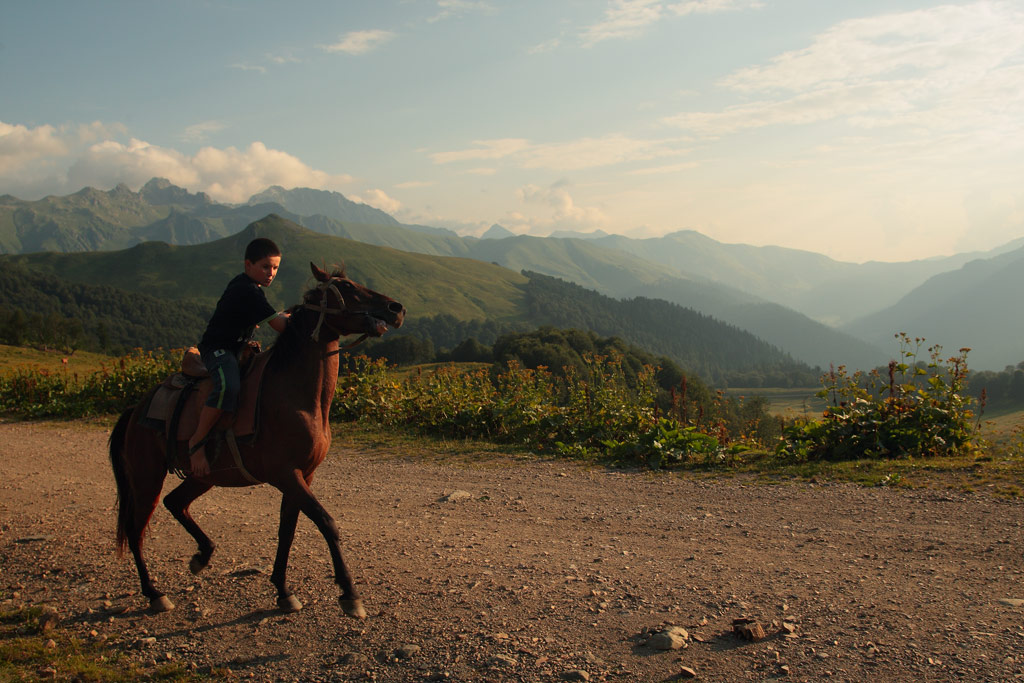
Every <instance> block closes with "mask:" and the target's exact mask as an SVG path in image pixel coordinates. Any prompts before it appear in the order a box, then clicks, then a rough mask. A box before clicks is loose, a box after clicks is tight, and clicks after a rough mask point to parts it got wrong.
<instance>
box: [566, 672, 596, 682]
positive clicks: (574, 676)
mask: <svg viewBox="0 0 1024 683" xmlns="http://www.w3.org/2000/svg"><path fill="white" fill-rule="evenodd" d="M562 680H563V681H589V680H590V674H588V673H587V672H586V671H584V670H583V669H574V670H572V671H566V672H565V673H563V674H562Z"/></svg>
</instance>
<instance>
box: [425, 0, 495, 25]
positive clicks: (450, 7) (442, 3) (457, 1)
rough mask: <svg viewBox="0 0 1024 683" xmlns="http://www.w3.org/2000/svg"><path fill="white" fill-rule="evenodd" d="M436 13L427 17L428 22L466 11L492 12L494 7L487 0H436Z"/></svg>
mask: <svg viewBox="0 0 1024 683" xmlns="http://www.w3.org/2000/svg"><path fill="white" fill-rule="evenodd" d="M437 7H438V10H439V11H438V13H437V14H436V15H434V16H433V17H431V18H430V19H428V20H427V21H428V22H431V23H433V22H435V21H441V20H442V19H447V18H448V17H450V16H454V15H458V14H465V13H467V12H486V13H492V12H494V11H495V8H494V6H493V5H491V3H489V2H483V1H481V0H437Z"/></svg>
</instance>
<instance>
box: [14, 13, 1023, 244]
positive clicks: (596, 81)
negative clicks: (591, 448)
mask: <svg viewBox="0 0 1024 683" xmlns="http://www.w3.org/2000/svg"><path fill="white" fill-rule="evenodd" d="M1022 153H1024V2H1022V1H1021V0H1014V1H1009V2H1004V1H997V0H991V1H990V0H982V1H968V2H945V3H942V2H930V1H927V0H884V1H882V0H856V1H855V2H841V1H839V0H375V1H373V2H371V1H370V0H366V1H355V0H321V1H319V2H303V1H301V0H299V1H297V2H293V3H281V2H263V1H260V0H176V1H170V2H156V1H154V0H127V1H124V2H115V1H112V0H96V1H95V2H80V1H78V0H75V1H71V0H46V1H39V2H12V3H6V4H5V7H4V12H3V20H2V21H0V194H12V195H14V196H16V197H19V198H21V199H38V198H41V197H43V196H46V195H49V194H58V195H60V194H69V193H71V192H75V191H77V190H79V189H81V188H82V187H85V186H92V187H96V188H100V189H110V188H112V187H114V186H115V185H117V184H118V183H126V184H127V185H128V186H129V187H131V188H132V189H134V190H137V189H138V188H139V187H140V186H141V185H142V184H144V183H145V182H146V181H147V180H149V179H150V178H152V177H163V178H167V179H169V180H170V181H171V182H173V183H175V184H176V185H179V186H182V187H185V188H187V189H188V190H190V191H192V192H199V191H202V192H206V193H208V194H209V195H211V196H212V197H213V198H214V199H216V200H218V201H222V202H228V203H242V202H245V201H246V200H247V199H248V198H249V197H250V196H251V195H252V194H255V193H256V192H259V191H261V190H263V189H265V188H266V187H269V186H271V185H281V186H283V187H285V188H292V187H311V188H318V189H324V190H333V191H337V192H341V193H342V194H344V195H345V196H346V197H348V198H350V199H352V200H354V201H359V202H364V203H366V204H369V205H371V206H374V207H377V208H379V209H382V210H384V211H387V212H388V213H390V214H391V215H393V216H395V217H396V218H397V219H399V220H401V221H403V222H405V223H419V224H424V225H434V226H441V227H448V228H452V229H454V230H457V231H458V232H460V233H463V234H476V235H478V234H481V233H482V232H483V231H484V230H486V229H487V228H488V227H490V226H491V225H492V224H495V223H497V224H500V225H502V226H504V227H505V228H507V229H509V230H512V231H513V232H516V233H523V234H534V235H547V234H550V233H552V232H553V231H563V230H573V231H581V232H591V231H595V230H602V231H605V232H608V233H617V234H622V235H627V236H631V237H638V238H643V237H656V236H660V235H663V234H666V233H669V232H674V231H677V230H696V231H699V232H701V233H703V234H705V235H707V236H709V237H711V238H713V239H716V240H719V241H721V242H729V243H746V244H753V245H778V246H785V247H792V248H799V249H807V250H810V251H815V252H819V253H823V254H826V255H828V256H831V257H832V258H835V259H839V260H843V261H856V262H861V261H866V260H881V261H906V260H911V259H916V258H927V257H933V256H940V255H948V254H952V253H957V252H965V251H976V250H984V249H990V248H993V247H996V246H999V245H1001V244H1004V243H1006V242H1008V241H1010V240H1013V239H1015V238H1019V237H1024V155H1022Z"/></svg>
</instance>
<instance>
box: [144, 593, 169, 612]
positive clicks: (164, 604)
mask: <svg viewBox="0 0 1024 683" xmlns="http://www.w3.org/2000/svg"><path fill="white" fill-rule="evenodd" d="M172 609H174V603H173V602H171V601H170V600H168V599H167V596H166V595H161V596H159V597H156V598H153V599H152V600H150V601H149V611H150V612H157V613H159V612H170V611H171V610H172Z"/></svg>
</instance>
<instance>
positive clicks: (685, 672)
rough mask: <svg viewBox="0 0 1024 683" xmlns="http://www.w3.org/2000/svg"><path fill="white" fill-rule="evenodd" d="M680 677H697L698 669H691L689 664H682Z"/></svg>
mask: <svg viewBox="0 0 1024 683" xmlns="http://www.w3.org/2000/svg"><path fill="white" fill-rule="evenodd" d="M679 677H680V678H696V677H697V671H696V670H694V669H691V668H690V667H688V666H681V667H679Z"/></svg>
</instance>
